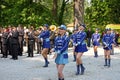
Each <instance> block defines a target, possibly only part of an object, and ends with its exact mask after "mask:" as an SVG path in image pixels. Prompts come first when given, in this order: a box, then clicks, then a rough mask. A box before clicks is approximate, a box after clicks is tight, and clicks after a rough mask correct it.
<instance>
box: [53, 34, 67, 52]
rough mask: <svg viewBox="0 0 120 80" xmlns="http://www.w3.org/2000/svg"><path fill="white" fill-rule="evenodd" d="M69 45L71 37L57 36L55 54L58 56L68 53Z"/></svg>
mask: <svg viewBox="0 0 120 80" xmlns="http://www.w3.org/2000/svg"><path fill="white" fill-rule="evenodd" d="M68 45H69V37H68V36H66V35H64V36H57V37H56V38H55V48H54V50H55V52H56V53H57V54H62V53H63V52H66V51H67V50H68Z"/></svg>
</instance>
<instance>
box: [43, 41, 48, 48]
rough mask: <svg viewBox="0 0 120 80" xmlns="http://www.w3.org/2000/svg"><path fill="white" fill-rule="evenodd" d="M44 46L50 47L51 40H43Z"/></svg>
mask: <svg viewBox="0 0 120 80" xmlns="http://www.w3.org/2000/svg"><path fill="white" fill-rule="evenodd" d="M42 47H43V48H50V41H48V42H46V41H43V45H42Z"/></svg>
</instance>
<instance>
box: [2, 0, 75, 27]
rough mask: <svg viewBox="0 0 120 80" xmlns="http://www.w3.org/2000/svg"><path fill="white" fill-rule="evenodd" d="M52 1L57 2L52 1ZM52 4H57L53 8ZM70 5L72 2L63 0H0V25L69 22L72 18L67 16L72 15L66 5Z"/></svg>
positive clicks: (58, 23) (36, 24)
mask: <svg viewBox="0 0 120 80" xmlns="http://www.w3.org/2000/svg"><path fill="white" fill-rule="evenodd" d="M54 1H57V2H56V3H53V2H54ZM68 1H69V0H68ZM63 2H64V3H63ZM63 4H64V6H63ZM53 5H56V6H57V7H56V9H54V10H53ZM71 5H72V3H67V2H66V1H65V0H0V15H1V16H0V25H3V26H4V25H16V26H17V25H18V24H23V25H27V26H28V25H35V26H37V27H38V26H40V25H43V24H45V23H47V24H50V25H51V24H55V25H60V24H62V23H63V22H64V23H70V21H72V18H69V19H68V16H71V15H72V13H73V12H72V11H73V10H71V9H67V7H69V6H71ZM67 10H68V11H67ZM54 12H56V14H54ZM67 13H68V14H67ZM69 13H71V14H69ZM64 15H66V16H64ZM62 16H63V17H62ZM66 18H67V19H66Z"/></svg>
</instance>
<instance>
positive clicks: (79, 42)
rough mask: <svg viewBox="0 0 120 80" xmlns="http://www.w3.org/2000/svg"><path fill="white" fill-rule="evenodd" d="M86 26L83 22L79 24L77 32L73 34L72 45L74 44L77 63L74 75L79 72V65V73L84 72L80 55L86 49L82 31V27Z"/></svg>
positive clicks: (84, 34)
mask: <svg viewBox="0 0 120 80" xmlns="http://www.w3.org/2000/svg"><path fill="white" fill-rule="evenodd" d="M85 28H86V26H85V25H84V24H81V25H80V26H79V27H78V32H77V33H76V35H75V42H74V46H75V52H76V64H77V72H76V75H79V74H80V67H81V75H83V74H84V70H85V68H84V66H83V63H82V61H81V59H80V58H81V57H82V54H83V53H84V52H86V51H88V49H87V46H86V43H85V38H86V36H87V35H86V32H84V29H85Z"/></svg>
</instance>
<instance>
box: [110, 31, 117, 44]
mask: <svg viewBox="0 0 120 80" xmlns="http://www.w3.org/2000/svg"><path fill="white" fill-rule="evenodd" d="M111 36H113V42H112V43H113V44H116V42H115V33H111Z"/></svg>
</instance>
